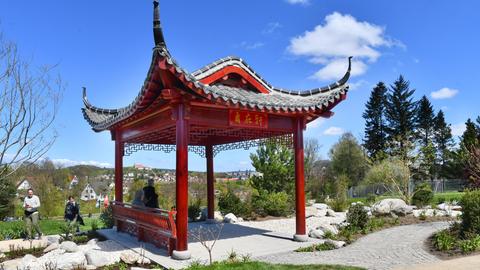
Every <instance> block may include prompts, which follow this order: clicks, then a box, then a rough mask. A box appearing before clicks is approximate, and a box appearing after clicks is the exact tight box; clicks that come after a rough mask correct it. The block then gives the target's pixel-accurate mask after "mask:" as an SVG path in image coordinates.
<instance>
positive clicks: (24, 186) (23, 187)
mask: <svg viewBox="0 0 480 270" xmlns="http://www.w3.org/2000/svg"><path fill="white" fill-rule="evenodd" d="M30 180H32V179H30ZM29 188H32V185H31V184H30V181H28V178H24V179H22V180H20V182H18V183H17V194H16V195H17V197H18V196H19V194H20V193H25V192H26V191H27V190H28V189H29Z"/></svg>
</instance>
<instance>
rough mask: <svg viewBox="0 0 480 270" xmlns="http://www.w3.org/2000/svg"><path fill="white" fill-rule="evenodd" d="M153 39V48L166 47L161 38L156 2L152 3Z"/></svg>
mask: <svg viewBox="0 0 480 270" xmlns="http://www.w3.org/2000/svg"><path fill="white" fill-rule="evenodd" d="M153 39H154V41H155V47H157V46H158V47H166V46H167V44H166V43H165V38H164V37H163V30H162V24H161V22H160V3H159V1H158V0H154V1H153Z"/></svg>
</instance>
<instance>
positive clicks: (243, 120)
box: [229, 110, 268, 128]
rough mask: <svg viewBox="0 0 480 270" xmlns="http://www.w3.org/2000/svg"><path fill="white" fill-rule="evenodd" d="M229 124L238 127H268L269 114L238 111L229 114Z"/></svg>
mask: <svg viewBox="0 0 480 270" xmlns="http://www.w3.org/2000/svg"><path fill="white" fill-rule="evenodd" d="M229 123H230V125H231V126H237V127H257V128H267V127H268V114H266V113H259V112H248V111H236V110H231V111H230V113H229Z"/></svg>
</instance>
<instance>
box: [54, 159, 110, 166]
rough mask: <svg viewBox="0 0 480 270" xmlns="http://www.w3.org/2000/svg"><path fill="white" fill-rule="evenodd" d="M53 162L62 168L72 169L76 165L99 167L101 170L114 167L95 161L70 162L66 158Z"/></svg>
mask: <svg viewBox="0 0 480 270" xmlns="http://www.w3.org/2000/svg"><path fill="white" fill-rule="evenodd" d="M52 162H53V163H54V164H56V165H60V166H62V167H71V166H76V165H91V166H97V167H101V168H113V167H114V166H113V165H112V164H110V163H108V162H99V161H95V160H88V161H77V160H70V159H66V158H58V159H52Z"/></svg>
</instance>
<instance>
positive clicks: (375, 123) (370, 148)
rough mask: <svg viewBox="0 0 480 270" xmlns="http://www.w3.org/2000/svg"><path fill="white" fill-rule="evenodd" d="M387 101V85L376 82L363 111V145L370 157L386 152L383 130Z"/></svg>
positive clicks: (385, 136) (378, 156) (377, 156)
mask: <svg viewBox="0 0 480 270" xmlns="http://www.w3.org/2000/svg"><path fill="white" fill-rule="evenodd" d="M386 102H387V87H386V86H385V84H384V83H383V82H379V83H377V85H376V86H375V87H374V88H373V90H372V93H371V94H370V99H369V100H368V102H367V104H366V105H365V107H366V109H365V112H364V113H363V118H364V119H365V138H364V139H363V146H364V147H365V149H366V150H367V153H368V155H369V156H370V158H374V159H375V158H381V156H382V154H383V153H385V152H386V146H387V135H386V131H385V126H386V120H385V105H386Z"/></svg>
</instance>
